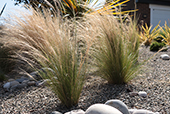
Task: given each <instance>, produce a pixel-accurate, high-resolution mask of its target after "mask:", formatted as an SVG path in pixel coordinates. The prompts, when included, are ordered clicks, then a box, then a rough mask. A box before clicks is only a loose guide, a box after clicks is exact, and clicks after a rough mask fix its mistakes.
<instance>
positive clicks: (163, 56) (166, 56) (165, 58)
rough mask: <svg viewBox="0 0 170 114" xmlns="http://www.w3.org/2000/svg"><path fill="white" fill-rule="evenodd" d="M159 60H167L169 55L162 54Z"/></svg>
mask: <svg viewBox="0 0 170 114" xmlns="http://www.w3.org/2000/svg"><path fill="white" fill-rule="evenodd" d="M161 58H162V59H163V60H169V59H170V57H169V55H167V54H162V55H161Z"/></svg>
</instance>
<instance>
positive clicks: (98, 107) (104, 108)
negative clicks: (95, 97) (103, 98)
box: [85, 104, 122, 114]
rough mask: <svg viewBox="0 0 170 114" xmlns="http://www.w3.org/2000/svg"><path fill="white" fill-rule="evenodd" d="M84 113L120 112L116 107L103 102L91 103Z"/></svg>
mask: <svg viewBox="0 0 170 114" xmlns="http://www.w3.org/2000/svg"><path fill="white" fill-rule="evenodd" d="M85 114H122V113H121V112H120V111H119V110H118V109H116V108H114V107H112V106H109V105H105V104H94V105H91V106H90V107H89V108H88V109H87V110H86V112H85Z"/></svg>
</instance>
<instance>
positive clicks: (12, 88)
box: [10, 83, 27, 92]
mask: <svg viewBox="0 0 170 114" xmlns="http://www.w3.org/2000/svg"><path fill="white" fill-rule="evenodd" d="M25 87H27V84H25V83H22V84H18V85H14V86H12V87H11V88H10V91H11V92H12V91H14V90H17V89H22V88H25Z"/></svg>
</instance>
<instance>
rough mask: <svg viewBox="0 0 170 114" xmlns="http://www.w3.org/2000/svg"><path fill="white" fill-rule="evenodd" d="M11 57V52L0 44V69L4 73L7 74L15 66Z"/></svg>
mask: <svg viewBox="0 0 170 114" xmlns="http://www.w3.org/2000/svg"><path fill="white" fill-rule="evenodd" d="M11 55H13V53H12V51H11V50H10V49H9V48H7V47H4V46H3V44H0V69H1V70H2V71H3V72H4V73H9V72H10V71H11V70H12V69H13V67H14V65H15V62H14V59H12V57H11Z"/></svg>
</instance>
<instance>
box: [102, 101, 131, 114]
mask: <svg viewBox="0 0 170 114" xmlns="http://www.w3.org/2000/svg"><path fill="white" fill-rule="evenodd" d="M105 104H106V105H110V106H112V107H114V108H116V109H118V110H119V111H120V112H122V113H123V114H129V111H128V107H127V106H126V105H125V104H124V103H123V102H122V101H120V100H118V99H112V100H108V101H107V102H106V103H105Z"/></svg>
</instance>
